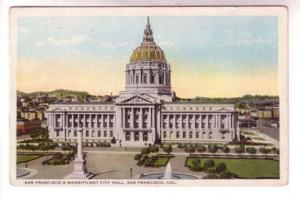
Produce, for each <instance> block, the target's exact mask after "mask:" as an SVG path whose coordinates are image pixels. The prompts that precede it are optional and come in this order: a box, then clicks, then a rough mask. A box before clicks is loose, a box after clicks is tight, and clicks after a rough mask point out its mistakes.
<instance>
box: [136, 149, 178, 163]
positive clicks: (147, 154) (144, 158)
mask: <svg viewBox="0 0 300 200" xmlns="http://www.w3.org/2000/svg"><path fill="white" fill-rule="evenodd" d="M161 148H162V149H163V150H164V151H165V152H166V153H167V154H161V153H158V152H159V147H158V146H152V145H150V146H149V147H147V148H143V149H142V150H141V153H139V154H136V155H135V156H134V159H135V160H137V165H138V166H144V167H165V166H166V165H167V164H168V162H169V160H170V158H172V157H174V155H172V154H170V152H171V151H172V147H171V145H164V146H161Z"/></svg>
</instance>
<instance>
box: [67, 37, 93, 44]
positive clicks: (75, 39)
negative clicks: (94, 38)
mask: <svg viewBox="0 0 300 200" xmlns="http://www.w3.org/2000/svg"><path fill="white" fill-rule="evenodd" d="M90 39H91V38H90V36H89V35H78V36H75V37H73V38H71V39H70V43H71V44H73V45H78V44H81V43H84V42H86V41H88V40H90Z"/></svg>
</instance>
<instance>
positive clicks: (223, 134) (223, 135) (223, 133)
mask: <svg viewBox="0 0 300 200" xmlns="http://www.w3.org/2000/svg"><path fill="white" fill-rule="evenodd" d="M225 134H226V133H225V132H222V139H223V140H224V139H225Z"/></svg>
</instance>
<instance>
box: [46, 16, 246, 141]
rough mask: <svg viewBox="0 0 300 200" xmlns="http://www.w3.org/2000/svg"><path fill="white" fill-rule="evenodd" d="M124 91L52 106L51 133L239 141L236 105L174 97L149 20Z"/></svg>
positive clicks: (58, 136) (63, 137)
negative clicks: (107, 98)
mask: <svg viewBox="0 0 300 200" xmlns="http://www.w3.org/2000/svg"><path fill="white" fill-rule="evenodd" d="M125 77H126V78H125V90H124V91H121V92H120V94H119V96H118V97H117V98H116V100H115V101H114V102H108V103H107V102H105V103H75V102H73V103H60V104H50V105H49V108H48V110H47V122H48V129H49V136H50V138H51V139H54V140H57V141H67V142H75V141H76V136H77V134H79V133H80V134H83V140H84V141H85V142H88V143H91V144H95V143H97V142H99V141H103V140H106V141H110V140H111V139H112V138H115V139H116V140H117V142H118V143H120V144H121V145H122V146H143V145H145V144H153V143H155V142H169V143H179V142H180V143H227V142H231V141H234V140H239V139H240V133H239V126H238V121H237V112H236V110H235V106H234V105H233V104H201V103H194V102H184V103H183V102H178V101H175V100H174V99H175V93H174V92H172V88H171V66H170V64H169V63H168V62H167V59H166V57H165V54H164V51H163V50H162V49H161V48H160V47H159V46H158V45H157V44H156V43H155V41H154V37H153V32H152V29H151V26H150V22H149V18H148V19H147V25H146V28H145V30H144V35H143V41H142V43H141V44H140V46H138V47H137V48H136V49H134V51H133V53H132V55H131V57H130V62H129V63H128V64H127V65H126V69H125Z"/></svg>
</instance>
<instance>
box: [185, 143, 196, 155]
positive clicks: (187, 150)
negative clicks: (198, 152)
mask: <svg viewBox="0 0 300 200" xmlns="http://www.w3.org/2000/svg"><path fill="white" fill-rule="evenodd" d="M195 149H196V148H195V147H194V146H191V145H186V146H185V147H184V151H185V152H187V153H190V154H192V153H194V152H195Z"/></svg>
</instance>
